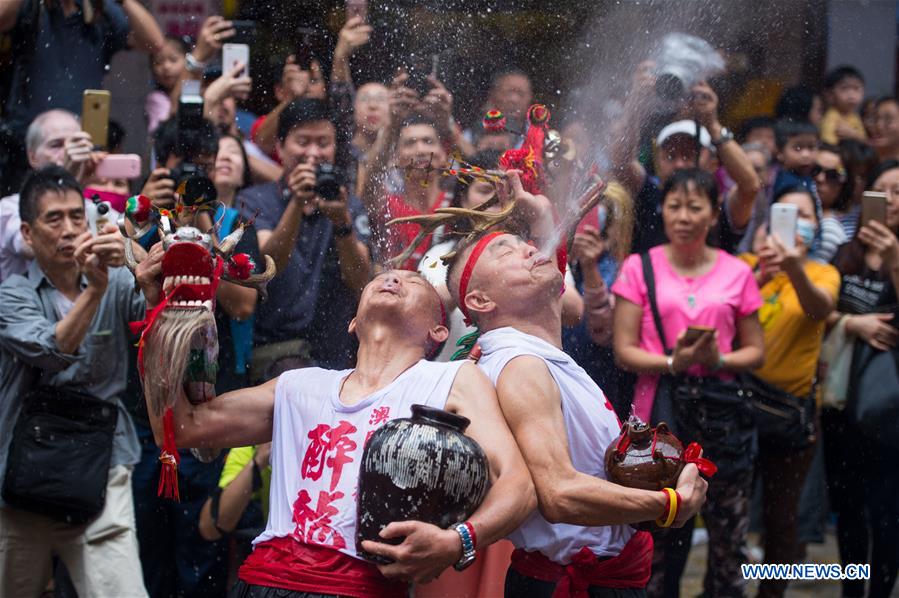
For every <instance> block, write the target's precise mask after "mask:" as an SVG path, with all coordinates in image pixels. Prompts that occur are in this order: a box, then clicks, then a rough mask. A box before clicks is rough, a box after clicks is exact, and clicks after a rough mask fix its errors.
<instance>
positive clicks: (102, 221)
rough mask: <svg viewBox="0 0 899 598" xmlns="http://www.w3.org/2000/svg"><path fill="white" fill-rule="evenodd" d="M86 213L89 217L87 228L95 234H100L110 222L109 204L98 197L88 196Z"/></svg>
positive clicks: (85, 204)
mask: <svg viewBox="0 0 899 598" xmlns="http://www.w3.org/2000/svg"><path fill="white" fill-rule="evenodd" d="M84 213H85V216H86V217H87V229H88V230H89V231H91V233H93V234H94V235H97V234H99V232H100V231H101V230H102V229H103V227H104V226H106V223H107V222H109V204H108V203H106V202H105V201H101V200H100V199H98V198H94V199H91V198H88V199H87V201H85V202H84Z"/></svg>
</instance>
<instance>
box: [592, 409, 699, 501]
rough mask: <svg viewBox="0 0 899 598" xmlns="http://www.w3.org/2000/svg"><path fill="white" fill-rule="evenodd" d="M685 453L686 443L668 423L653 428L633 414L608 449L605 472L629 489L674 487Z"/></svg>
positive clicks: (682, 465)
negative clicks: (672, 430) (671, 429)
mask: <svg viewBox="0 0 899 598" xmlns="http://www.w3.org/2000/svg"><path fill="white" fill-rule="evenodd" d="M683 453H684V445H683V444H681V442H680V440H678V439H677V438H676V437H675V436H674V434H672V433H671V432H670V431H669V430H668V425H667V424H665V422H662V423H660V424H659V425H658V426H656V427H655V428H652V427H650V426H649V425H647V424H645V423H643V422H642V421H640V420H639V419H638V418H636V417H633V416H632V417H631V418H630V419H628V420H627V421H626V422H625V423H624V425H623V426H621V436H619V437H618V439H616V440H615V441H614V442H612V444H610V445H609V448H607V449H606V459H605V461H606V474H607V475H608V477H609V481H611V482H615V483H616V484H621V485H622V486H627V487H628V488H641V489H643V490H661V489H662V488H665V487H669V488H674V487H675V486H676V485H677V477H678V476H679V475H680V472H681V470H683V468H684V462H683V460H682V458H681V457H682V455H683Z"/></svg>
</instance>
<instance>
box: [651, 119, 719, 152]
mask: <svg viewBox="0 0 899 598" xmlns="http://www.w3.org/2000/svg"><path fill="white" fill-rule="evenodd" d="M672 135H689V136H690V137H693V138H695V137H696V121H694V120H679V121H677V122H673V123H671V124H670V125H667V126H666V127H665V128H664V129H662V131H661V132H660V133H659V136H658V137H657V138H656V147H661V146H662V144H663V143H665V142H666V141H668V139H669V138H670V137H671V136H672ZM699 143H701V144H702V145H703V146H704V147H706V148H709V149H711V147H712V136H711V135H709V132H708V130H707V129H706V128H705V127H699Z"/></svg>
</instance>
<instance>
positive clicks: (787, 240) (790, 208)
mask: <svg viewBox="0 0 899 598" xmlns="http://www.w3.org/2000/svg"><path fill="white" fill-rule="evenodd" d="M769 220H770V227H769V230H770V231H771V234H772V235H777V238H778V239H779V240H780V242H781V243H783V245H784V247H787V248H789V249H795V248H796V223H797V222H798V221H799V208H797V207H796V206H794V205H793V204H789V203H775V204H771V217H770V219H769Z"/></svg>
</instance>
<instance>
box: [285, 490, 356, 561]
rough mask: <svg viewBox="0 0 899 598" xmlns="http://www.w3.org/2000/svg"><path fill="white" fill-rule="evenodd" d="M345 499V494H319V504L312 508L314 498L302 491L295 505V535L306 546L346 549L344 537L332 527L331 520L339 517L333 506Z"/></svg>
mask: <svg viewBox="0 0 899 598" xmlns="http://www.w3.org/2000/svg"><path fill="white" fill-rule="evenodd" d="M341 498H343V492H325V491H324V490H322V491H321V492H319V493H318V502H317V503H316V505H315V508H314V509H313V508H312V506H311V505H312V497H311V496H310V495H309V493H308V492H307V491H306V490H300V493H299V495H298V496H297V500H296V502H294V503H293V521H294V523H296V524H297V526H296V528H294V531H293V535H294V537H295V538H296V539H297V540H299V541H300V542H304V543H306V544H324V545H326V546H333V547H334V548H337V549H341V548H346V540H345V539H344V537H343V536H342V535H341V534H340V532H338V531H337V530H335V529H334V528H333V527H331V518H332V517H334V515H337V513H338V511H337V507H335V506H334V505H332V504H331V503H333V502H334V501H336V500H339V499H341Z"/></svg>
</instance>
